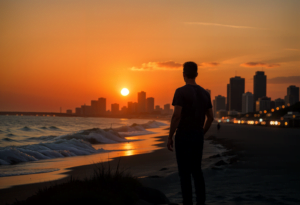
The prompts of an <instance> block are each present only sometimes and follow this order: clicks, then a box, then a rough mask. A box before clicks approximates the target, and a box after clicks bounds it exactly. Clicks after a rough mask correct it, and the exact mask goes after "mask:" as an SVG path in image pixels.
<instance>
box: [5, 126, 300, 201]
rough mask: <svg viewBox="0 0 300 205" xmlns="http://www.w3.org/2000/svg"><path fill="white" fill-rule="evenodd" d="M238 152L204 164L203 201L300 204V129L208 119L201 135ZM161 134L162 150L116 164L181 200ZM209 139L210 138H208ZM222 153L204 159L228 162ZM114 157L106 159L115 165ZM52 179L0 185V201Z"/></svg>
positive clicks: (84, 172)
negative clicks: (210, 123) (207, 127)
mask: <svg viewBox="0 0 300 205" xmlns="http://www.w3.org/2000/svg"><path fill="white" fill-rule="evenodd" d="M210 136H215V140H214V142H217V143H222V144H223V145H224V146H225V147H227V148H228V149H231V150H232V151H231V152H230V155H233V154H234V155H237V157H235V158H234V159H235V160H232V162H234V163H232V164H228V165H223V166H220V167H218V169H212V168H211V167H208V168H205V169H204V177H205V181H206V188H207V204H300V195H299V191H300V175H299V173H300V163H299V162H300V152H299V145H300V129H291V128H288V129H284V128H274V127H259V126H247V125H233V124H222V127H221V130H220V132H218V131H217V130H216V124H213V127H212V128H211V130H210V131H209V132H208V133H207V135H206V136H205V137H206V138H208V137H210ZM166 139H167V137H166V136H163V137H159V138H158V146H161V147H163V149H160V150H156V151H154V152H152V153H149V154H141V155H134V156H129V157H121V160H120V162H121V167H123V169H124V168H125V169H127V170H128V171H130V172H131V173H132V174H134V175H135V176H138V177H140V178H141V181H142V183H143V184H144V185H146V186H149V187H153V188H156V189H159V190H161V191H162V192H163V193H165V194H166V195H167V197H168V198H169V199H170V201H171V202H176V203H179V202H181V195H180V187H179V178H178V174H177V169H176V160H175V154H174V153H172V152H170V151H168V150H167V149H166V148H165V143H166ZM210 139H211V137H210ZM225 155H226V154H224V153H223V154H222V153H221V156H220V157H217V158H211V159H207V160H205V161H204V162H203V163H206V164H208V163H209V162H210V161H211V162H213V163H215V162H217V161H221V160H224V161H225V162H229V161H230V160H229V159H228V157H227V156H225ZM117 163H118V159H116V160H113V161H111V162H110V165H111V167H116V166H117ZM94 167H95V165H87V166H81V167H75V168H72V169H71V171H70V172H69V175H72V176H74V177H77V178H84V177H86V176H88V175H90V174H92V173H93V168H94ZM65 180H67V179H66V178H65V179H62V180H58V181H55V182H46V183H38V184H30V185H22V186H16V187H13V188H9V189H3V190H0V198H1V200H0V204H5V203H6V202H9V203H11V202H13V201H15V199H18V200H22V199H25V198H27V197H28V196H30V195H32V194H34V193H36V191H37V190H38V189H40V188H42V187H45V186H49V185H51V184H54V183H61V182H63V181H65Z"/></svg>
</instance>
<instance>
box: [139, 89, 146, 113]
mask: <svg viewBox="0 0 300 205" xmlns="http://www.w3.org/2000/svg"><path fill="white" fill-rule="evenodd" d="M138 107H139V109H138V112H139V113H144V112H146V92H144V91H141V92H139V93H138Z"/></svg>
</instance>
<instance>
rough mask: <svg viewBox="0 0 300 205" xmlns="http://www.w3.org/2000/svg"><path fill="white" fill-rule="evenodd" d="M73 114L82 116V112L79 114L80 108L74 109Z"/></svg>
mask: <svg viewBox="0 0 300 205" xmlns="http://www.w3.org/2000/svg"><path fill="white" fill-rule="evenodd" d="M75 114H76V115H82V112H81V108H80V107H77V108H75Z"/></svg>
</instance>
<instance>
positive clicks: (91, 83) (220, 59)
mask: <svg viewBox="0 0 300 205" xmlns="http://www.w3.org/2000/svg"><path fill="white" fill-rule="evenodd" d="M299 7H300V1H293V2H290V3H285V2H284V1H282V3H280V2H279V1H276V3H274V1H270V0H264V1H244V0H243V1H232V0H229V1H190V2H189V3H185V2H183V1H178V0H175V1H172V2H169V3H167V2H166V1H140V0H132V1H120V0H114V1H90V0H87V1H81V0H76V1H72V3H71V2H68V1H41V2H37V1H32V0H22V1H21V0H17V1H1V2H0V15H1V18H0V26H1V32H0V54H1V58H0V96H1V101H0V110H2V111H49V112H54V111H55V112H59V111H60V107H62V111H63V112H65V111H66V109H72V110H73V112H74V111H75V110H74V109H75V107H77V106H80V105H83V104H86V105H89V104H90V102H91V100H92V99H98V98H99V97H104V98H106V99H107V109H109V108H110V105H111V104H112V103H115V102H118V103H119V104H120V107H122V106H126V105H127V102H128V101H132V102H135V101H137V95H136V94H135V93H137V92H139V91H141V90H144V91H146V92H147V96H152V97H154V98H155V103H156V104H157V105H160V106H163V105H164V104H167V103H171V102H172V98H173V95H174V90H175V89H176V88H177V87H180V86H182V85H183V84H184V81H183V78H182V64H183V63H184V62H186V61H195V62H196V63H197V64H198V65H199V71H198V73H199V76H198V77H197V80H196V81H197V83H198V84H199V85H201V86H202V87H204V88H205V89H210V90H211V95H212V98H214V97H215V96H217V95H222V96H226V94H227V93H226V85H227V84H228V81H229V78H230V77H234V76H235V75H237V76H241V77H243V78H245V91H250V92H252V90H253V75H254V74H255V72H256V71H258V70H263V71H265V73H266V75H267V76H268V90H267V95H268V97H271V98H272V99H276V98H279V97H280V98H283V97H284V96H285V95H286V88H287V87H288V86H289V85H296V86H300V81H299V79H300V75H299V66H300V58H299V56H300V45H299V42H300V39H299V38H300V33H299V26H298V24H299V23H298V19H300V13H299V12H298V8H299ZM124 84H126V85H128V89H129V90H130V92H131V93H132V95H128V97H127V99H126V101H125V100H124V97H123V96H122V95H120V94H119V93H120V87H122V86H123V85H124Z"/></svg>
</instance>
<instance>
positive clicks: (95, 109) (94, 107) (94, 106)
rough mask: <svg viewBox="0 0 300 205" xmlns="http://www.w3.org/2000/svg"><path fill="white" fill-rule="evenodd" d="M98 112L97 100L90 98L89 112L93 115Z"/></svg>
mask: <svg viewBox="0 0 300 205" xmlns="http://www.w3.org/2000/svg"><path fill="white" fill-rule="evenodd" d="M98 113H99V108H98V101H97V100H92V101H91V114H92V115H93V116H96V115H98Z"/></svg>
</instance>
